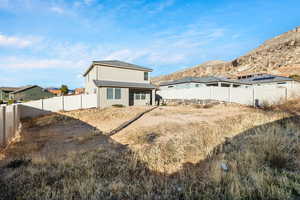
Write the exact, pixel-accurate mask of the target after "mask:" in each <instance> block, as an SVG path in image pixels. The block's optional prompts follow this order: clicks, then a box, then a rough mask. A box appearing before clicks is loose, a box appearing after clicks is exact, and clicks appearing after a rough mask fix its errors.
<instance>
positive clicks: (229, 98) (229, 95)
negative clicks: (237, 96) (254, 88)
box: [228, 87, 231, 103]
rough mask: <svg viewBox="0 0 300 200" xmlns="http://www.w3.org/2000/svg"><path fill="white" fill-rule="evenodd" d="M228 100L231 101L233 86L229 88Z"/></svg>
mask: <svg viewBox="0 0 300 200" xmlns="http://www.w3.org/2000/svg"><path fill="white" fill-rule="evenodd" d="M228 102H229V103H231V87H229V89H228Z"/></svg>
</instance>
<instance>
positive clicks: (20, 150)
mask: <svg viewBox="0 0 300 200" xmlns="http://www.w3.org/2000/svg"><path fill="white" fill-rule="evenodd" d="M147 109H150V107H126V108H115V107H110V108H106V109H101V110H99V109H89V110H82V111H72V112H64V113H59V114H54V115H49V116H44V117H40V118H38V119H34V120H31V121H27V122H25V123H24V125H23V131H22V133H21V138H20V141H19V142H17V143H15V144H13V145H11V146H10V147H9V148H8V149H7V150H6V151H5V153H4V154H5V156H3V155H2V157H8V158H13V157H20V156H26V157H28V156H29V157H34V158H35V159H52V158H53V159H56V158H58V157H65V156H68V155H69V154H76V153H78V152H86V151H89V150H92V149H97V148H98V147H105V148H110V147H111V145H110V144H108V143H111V142H112V141H115V143H114V142H113V143H114V145H113V146H114V147H115V146H116V144H121V145H128V144H131V143H132V142H131V140H130V137H132V136H133V137H134V135H132V134H134V133H136V132H139V130H144V129H147V127H148V128H149V131H150V132H151V128H152V127H153V126H154V127H155V126H159V125H163V124H166V123H167V124H170V123H172V124H176V125H179V126H184V125H185V124H189V123H196V122H197V123H203V125H208V124H209V125H214V123H216V122H217V121H218V120H220V119H224V118H228V117H233V116H235V115H241V114H247V112H250V110H251V109H250V108H247V107H244V106H239V105H227V106H226V105H216V106H214V107H212V108H207V109H204V108H196V107H193V106H163V107H159V108H157V109H155V110H153V111H152V112H150V113H147V114H146V115H144V116H143V117H142V118H141V119H139V120H137V121H136V122H134V123H133V124H131V125H130V126H129V127H127V128H125V129H123V130H122V131H121V132H119V133H118V134H116V135H114V136H113V137H112V139H113V140H107V136H106V134H107V133H108V132H109V131H111V130H112V129H114V128H117V127H118V126H120V125H121V124H122V123H124V122H126V121H128V120H130V119H132V118H133V117H134V116H136V115H137V114H139V113H141V112H143V111H145V110H147ZM129 136H130V137H129ZM107 141H109V142H107Z"/></svg>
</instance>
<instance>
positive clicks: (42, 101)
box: [41, 99, 44, 110]
mask: <svg viewBox="0 0 300 200" xmlns="http://www.w3.org/2000/svg"><path fill="white" fill-rule="evenodd" d="M41 101H42V110H44V99H41Z"/></svg>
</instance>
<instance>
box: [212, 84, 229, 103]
mask: <svg viewBox="0 0 300 200" xmlns="http://www.w3.org/2000/svg"><path fill="white" fill-rule="evenodd" d="M211 89H212V96H211V99H214V100H217V101H229V100H230V97H229V87H211Z"/></svg>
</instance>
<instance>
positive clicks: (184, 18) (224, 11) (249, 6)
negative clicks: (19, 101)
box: [0, 0, 300, 88]
mask: <svg viewBox="0 0 300 200" xmlns="http://www.w3.org/2000/svg"><path fill="white" fill-rule="evenodd" d="M299 8H300V1H299V0H251V1H250V0H249V1H248V0H243V1H241V0H218V1H217V0H210V1H204V0H152V1H150V0H74V1H72V0H49V1H47V0H0V86H22V85H28V84H38V85H41V86H43V87H47V86H60V85H61V84H67V85H69V86H70V87H71V88H74V87H80V86H83V78H82V77H81V74H82V73H83V72H84V70H85V69H86V68H87V67H88V66H89V64H90V63H91V61H93V60H104V59H118V60H123V61H127V62H132V63H135V64H138V65H141V66H146V67H150V68H153V69H154V72H153V73H152V76H157V75H161V74H167V73H170V72H174V71H177V70H180V69H183V68H186V67H191V66H193V65H196V64H200V63H202V62H205V61H208V60H232V59H234V58H235V57H237V56H240V55H243V54H245V53H246V52H248V51H249V50H251V49H253V48H255V47H257V46H258V45H260V44H261V43H262V42H263V41H265V40H266V39H269V38H272V37H274V36H276V35H278V34H281V33H284V32H286V31H289V30H291V29H293V28H295V27H296V26H299V25H300V24H299V21H300V12H299Z"/></svg>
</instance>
